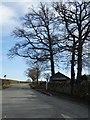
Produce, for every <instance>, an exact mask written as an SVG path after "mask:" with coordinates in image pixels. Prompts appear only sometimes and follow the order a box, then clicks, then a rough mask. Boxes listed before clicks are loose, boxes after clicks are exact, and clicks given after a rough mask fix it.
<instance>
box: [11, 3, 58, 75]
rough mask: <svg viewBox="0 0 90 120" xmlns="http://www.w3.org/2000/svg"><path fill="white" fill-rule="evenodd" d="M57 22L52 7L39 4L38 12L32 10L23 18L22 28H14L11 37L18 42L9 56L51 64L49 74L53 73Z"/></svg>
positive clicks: (56, 47) (56, 48) (56, 50)
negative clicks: (17, 39)
mask: <svg viewBox="0 0 90 120" xmlns="http://www.w3.org/2000/svg"><path fill="white" fill-rule="evenodd" d="M56 23H57V20H56V17H55V13H54V12H53V10H52V7H48V5H45V4H42V3H41V4H40V8H39V10H34V9H32V10H31V11H30V12H29V13H28V14H26V15H25V16H24V17H23V22H22V27H21V28H16V29H15V30H14V31H13V35H14V36H15V37H17V38H20V39H19V42H18V43H16V44H15V46H14V47H13V48H12V49H10V51H9V56H11V57H14V56H16V55H17V56H20V57H24V58H30V59H33V60H34V61H35V62H36V61H39V62H43V61H47V62H50V64H51V74H52V75H53V74H54V73H55V68H54V55H55V54H57V52H58V46H57V43H58V39H57V35H58V32H57V29H58V25H57V24H56Z"/></svg>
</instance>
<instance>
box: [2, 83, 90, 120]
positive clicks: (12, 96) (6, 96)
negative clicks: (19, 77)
mask: <svg viewBox="0 0 90 120" xmlns="http://www.w3.org/2000/svg"><path fill="white" fill-rule="evenodd" d="M2 117H3V118H72V119H73V118H88V107H87V106H86V105H84V104H79V103H75V102H71V101H69V100H66V99H62V98H56V97H54V96H48V95H45V94H42V93H40V92H37V91H35V90H32V89H30V88H29V86H28V85H26V84H23V85H16V86H13V87H11V88H8V89H5V90H3V91H2Z"/></svg>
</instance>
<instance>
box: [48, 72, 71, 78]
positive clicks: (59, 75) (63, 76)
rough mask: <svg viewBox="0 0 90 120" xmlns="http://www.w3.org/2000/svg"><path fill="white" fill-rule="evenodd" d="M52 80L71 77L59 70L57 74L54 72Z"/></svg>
mask: <svg viewBox="0 0 90 120" xmlns="http://www.w3.org/2000/svg"><path fill="white" fill-rule="evenodd" d="M50 79H51V80H70V78H69V77H67V76H66V75H64V74H62V73H60V72H57V73H56V74H54V75H53V76H51V77H50Z"/></svg>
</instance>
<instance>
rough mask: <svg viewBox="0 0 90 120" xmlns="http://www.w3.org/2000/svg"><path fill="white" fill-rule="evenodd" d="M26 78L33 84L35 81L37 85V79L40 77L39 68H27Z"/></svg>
mask: <svg viewBox="0 0 90 120" xmlns="http://www.w3.org/2000/svg"><path fill="white" fill-rule="evenodd" d="M25 73H26V75H27V77H29V78H31V79H32V81H33V82H35V81H37V84H38V78H39V77H40V73H41V71H40V70H39V68H31V69H30V68H28V69H27V70H26V71H25Z"/></svg>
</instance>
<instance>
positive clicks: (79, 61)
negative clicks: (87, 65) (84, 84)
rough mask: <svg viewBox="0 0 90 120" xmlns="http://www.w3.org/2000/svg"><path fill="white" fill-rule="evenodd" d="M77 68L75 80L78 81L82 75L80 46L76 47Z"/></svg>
mask: <svg viewBox="0 0 90 120" xmlns="http://www.w3.org/2000/svg"><path fill="white" fill-rule="evenodd" d="M77 63H78V66H77V80H80V77H81V75H82V45H81V44H80V45H79V47H78V62H77Z"/></svg>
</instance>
